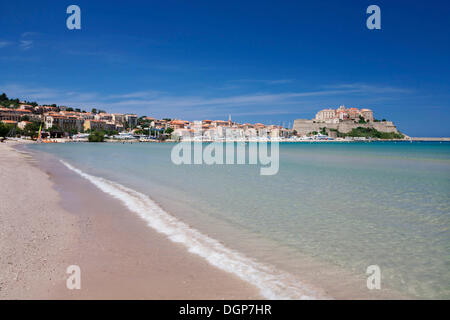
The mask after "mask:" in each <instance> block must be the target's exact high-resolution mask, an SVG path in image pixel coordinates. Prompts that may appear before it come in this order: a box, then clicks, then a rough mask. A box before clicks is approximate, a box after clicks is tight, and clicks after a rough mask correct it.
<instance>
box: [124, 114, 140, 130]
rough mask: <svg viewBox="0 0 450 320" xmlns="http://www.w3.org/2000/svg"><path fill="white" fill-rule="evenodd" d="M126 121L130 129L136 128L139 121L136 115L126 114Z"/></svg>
mask: <svg viewBox="0 0 450 320" xmlns="http://www.w3.org/2000/svg"><path fill="white" fill-rule="evenodd" d="M125 121H126V122H127V123H128V126H129V127H136V126H137V121H138V116H137V115H135V114H126V115H125Z"/></svg>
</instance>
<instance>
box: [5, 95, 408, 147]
mask: <svg viewBox="0 0 450 320" xmlns="http://www.w3.org/2000/svg"><path fill="white" fill-rule="evenodd" d="M0 121H1V124H0V137H13V138H22V139H29V140H39V141H42V142H70V141H78V142H83V141H89V142H103V141H109V142H118V141H140V142H161V141H219V142H220V141H290V142H295V141H360V140H374V139H375V140H377V139H378V140H391V139H405V138H407V137H406V136H404V135H403V134H401V133H400V132H399V131H398V130H397V128H396V127H395V125H394V124H393V123H392V122H391V121H386V120H385V119H383V120H377V119H375V118H374V115H373V112H372V110H370V109H367V108H362V109H357V108H346V107H345V106H340V107H339V108H337V109H331V108H328V109H324V110H320V111H319V112H318V113H317V114H316V116H315V118H314V119H297V120H295V121H294V125H293V127H292V128H286V127H283V126H280V125H273V124H271V125H267V124H262V123H254V124H251V123H243V124H241V123H237V122H234V121H233V120H232V118H231V115H230V116H229V117H228V120H199V121H187V120H182V119H170V118H164V119H156V118H154V117H151V116H138V115H137V114H134V113H108V112H106V111H104V110H100V109H96V108H92V109H91V110H90V111H86V110H81V109H78V108H71V107H66V106H57V105H55V104H53V105H39V104H37V103H36V102H27V101H21V100H19V99H11V100H10V99H9V98H8V97H7V95H6V94H5V93H3V94H2V95H1V96H0Z"/></svg>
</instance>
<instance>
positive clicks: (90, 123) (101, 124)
mask: <svg viewBox="0 0 450 320" xmlns="http://www.w3.org/2000/svg"><path fill="white" fill-rule="evenodd" d="M83 128H84V131H87V130H90V131H95V130H122V129H123V126H122V125H118V124H115V123H114V122H112V121H104V120H85V121H84V125H83Z"/></svg>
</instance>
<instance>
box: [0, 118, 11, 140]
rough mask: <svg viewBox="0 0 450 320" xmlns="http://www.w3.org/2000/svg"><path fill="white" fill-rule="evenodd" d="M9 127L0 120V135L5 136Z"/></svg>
mask: <svg viewBox="0 0 450 320" xmlns="http://www.w3.org/2000/svg"><path fill="white" fill-rule="evenodd" d="M10 129H11V128H10V127H9V126H7V125H6V124H4V123H3V122H1V121H0V137H6V136H7V135H8V133H9V130H10Z"/></svg>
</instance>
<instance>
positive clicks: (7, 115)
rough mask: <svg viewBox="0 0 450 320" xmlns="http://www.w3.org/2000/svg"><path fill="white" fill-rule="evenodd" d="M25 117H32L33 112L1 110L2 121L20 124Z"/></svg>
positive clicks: (0, 117)
mask: <svg viewBox="0 0 450 320" xmlns="http://www.w3.org/2000/svg"><path fill="white" fill-rule="evenodd" d="M23 116H31V111H30V110H26V109H11V108H0V120H11V121H15V122H19V121H20V119H21V118H22V117H23Z"/></svg>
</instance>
